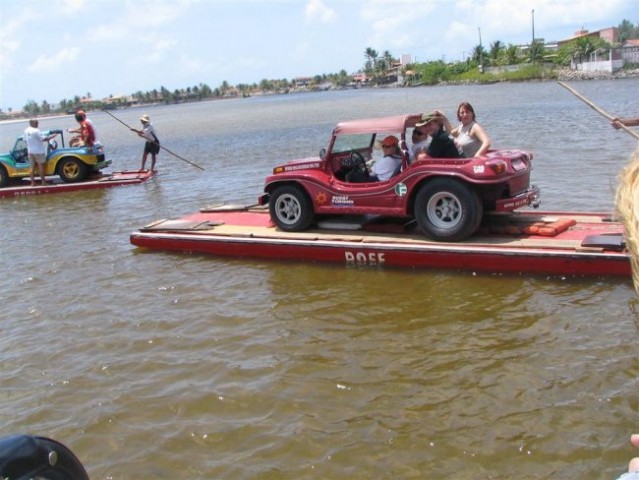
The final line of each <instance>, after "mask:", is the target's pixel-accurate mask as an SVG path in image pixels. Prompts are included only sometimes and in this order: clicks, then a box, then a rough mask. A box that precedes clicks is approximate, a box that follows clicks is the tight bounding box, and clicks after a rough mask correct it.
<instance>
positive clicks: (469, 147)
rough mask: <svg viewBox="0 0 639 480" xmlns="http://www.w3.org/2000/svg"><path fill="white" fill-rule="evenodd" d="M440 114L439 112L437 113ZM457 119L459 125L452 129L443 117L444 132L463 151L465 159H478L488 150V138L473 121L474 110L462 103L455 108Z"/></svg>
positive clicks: (467, 104)
mask: <svg viewBox="0 0 639 480" xmlns="http://www.w3.org/2000/svg"><path fill="white" fill-rule="evenodd" d="M439 113H440V114H441V112H439ZM442 115H443V114H442ZM457 119H458V120H459V121H460V122H461V124H460V125H459V126H458V127H456V128H452V127H451V125H450V122H449V121H448V119H447V118H446V117H445V116H444V119H443V123H444V127H445V128H446V130H448V131H449V132H450V134H451V135H452V136H453V138H454V139H455V141H456V143H457V144H458V145H459V146H460V147H461V148H462V150H463V151H464V156H465V157H466V158H471V157H480V156H481V155H484V154H485V153H486V152H487V151H488V149H489V148H490V137H489V136H488V134H487V133H486V131H485V130H484V129H483V128H482V126H481V125H480V124H479V123H477V121H476V120H475V110H474V109H473V107H472V105H471V104H470V103H468V102H462V103H460V104H459V107H457Z"/></svg>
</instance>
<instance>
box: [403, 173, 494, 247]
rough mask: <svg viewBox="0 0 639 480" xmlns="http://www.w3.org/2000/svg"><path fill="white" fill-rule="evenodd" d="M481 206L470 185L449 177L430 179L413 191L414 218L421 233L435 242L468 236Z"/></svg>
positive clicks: (480, 215)
mask: <svg viewBox="0 0 639 480" xmlns="http://www.w3.org/2000/svg"><path fill="white" fill-rule="evenodd" d="M482 215H483V208H482V204H481V201H480V199H479V196H478V195H477V193H476V192H475V191H474V190H472V189H471V188H470V187H468V186H466V185H464V184H463V183H460V182H458V181H457V180H453V179H450V178H436V179H434V180H431V181H430V182H428V183H427V184H426V185H424V186H423V187H422V189H421V190H420V191H419V193H418V194H417V198H416V200H415V218H416V220H417V223H418V225H419V227H420V228H421V229H422V231H423V232H424V234H425V235H426V236H427V237H428V238H430V239H432V240H436V241H445V242H457V241H460V240H464V239H466V238H468V237H470V236H471V235H472V234H473V233H475V230H477V227H479V224H480V223H481V217H482Z"/></svg>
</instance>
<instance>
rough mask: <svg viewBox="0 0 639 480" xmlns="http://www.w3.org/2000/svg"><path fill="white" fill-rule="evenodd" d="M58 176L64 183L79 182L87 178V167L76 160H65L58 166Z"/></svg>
mask: <svg viewBox="0 0 639 480" xmlns="http://www.w3.org/2000/svg"><path fill="white" fill-rule="evenodd" d="M58 175H60V178H61V179H62V180H63V181H64V182H66V183H74V182H81V181H82V180H85V179H86V178H87V167H86V165H85V164H84V163H82V162H81V161H80V160H78V159H77V158H65V159H63V160H61V161H60V163H59V165H58Z"/></svg>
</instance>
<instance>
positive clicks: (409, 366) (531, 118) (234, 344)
mask: <svg viewBox="0 0 639 480" xmlns="http://www.w3.org/2000/svg"><path fill="white" fill-rule="evenodd" d="M572 86H574V87H575V88H576V89H578V90H579V91H580V92H581V93H582V94H583V95H585V96H586V97H588V98H589V99H590V100H592V101H593V102H594V103H596V104H597V105H599V106H600V107H601V108H603V109H604V110H606V111H608V112H611V113H614V114H615V115H619V116H628V115H637V113H638V112H637V103H636V98H637V93H638V92H639V82H638V81H637V80H608V81H591V82H575V83H573V84H572ZM463 100H467V101H470V102H471V103H472V104H473V106H474V107H475V110H476V112H477V115H478V120H479V121H480V122H482V124H483V125H484V127H485V128H486V129H487V131H488V132H489V134H490V135H491V137H492V139H493V145H494V146H496V147H513V148H522V149H526V150H531V151H533V152H534V154H535V161H534V167H535V169H534V172H533V180H534V182H535V183H537V184H538V185H540V187H541V189H542V208H543V209H544V210H591V211H592V210H595V211H611V210H612V209H613V207H614V191H615V188H616V182H617V176H618V175H619V172H620V170H621V169H622V168H623V167H624V165H626V164H627V162H628V161H629V159H630V156H631V153H632V150H633V149H634V147H635V145H636V141H635V140H633V139H632V138H631V137H630V136H629V135H627V134H625V133H623V132H618V131H615V130H614V129H612V128H611V127H610V126H609V124H608V121H607V120H606V119H605V118H603V117H602V116H600V115H599V114H597V113H596V112H595V111H594V110H592V109H590V108H589V107H588V106H587V105H585V104H584V103H583V102H581V101H580V100H578V99H577V98H576V97H575V96H573V95H572V94H571V93H570V92H568V91H567V90H565V89H563V88H562V87H561V86H559V85H557V84H556V83H552V82H549V83H522V84H495V85H487V86H455V87H453V86H438V87H420V88H413V89H386V90H373V89H371V90H357V91H339V92H322V93H309V94H299V95H297V94H296V95H282V96H271V97H254V98H249V99H241V100H229V101H214V102H205V103H198V104H190V105H175V106H158V107H149V108H144V109H129V110H118V111H114V112H113V113H114V114H115V115H116V116H117V117H118V118H119V119H121V120H122V121H123V122H125V123H127V124H129V125H134V126H136V127H137V126H138V125H139V122H138V118H139V117H140V115H141V114H142V113H148V114H150V115H151V118H152V121H153V123H154V125H155V127H156V129H157V132H158V136H159V137H160V139H161V141H162V143H163V145H164V146H165V147H167V148H169V149H170V150H171V151H173V152H175V153H177V154H179V155H180V156H182V157H184V158H186V159H188V160H190V161H192V162H194V163H197V164H198V165H201V166H202V167H203V168H204V169H205V170H204V171H200V170H198V169H196V168H194V167H193V166H191V165H189V164H187V163H186V162H183V161H181V160H179V159H178V158H176V157H174V156H171V155H169V154H167V153H166V152H165V151H163V152H162V153H161V154H160V157H159V162H158V169H159V174H158V175H157V176H156V177H154V178H152V179H151V180H149V181H148V182H147V183H145V184H142V185H137V186H128V187H119V188H114V189H110V190H103V191H86V192H75V193H63V194H56V195H43V196H38V197H32V198H18V199H1V200H0V222H1V225H2V229H1V233H0V241H1V243H0V245H1V246H2V272H3V274H2V276H1V277H0V300H1V302H2V311H1V313H0V318H1V328H2V335H1V336H0V380H1V382H2V389H1V390H0V425H1V426H2V433H3V434H4V435H7V434H10V433H17V432H20V433H31V434H38V435H45V436H50V437H53V438H55V439H57V440H60V441H62V442H63V443H65V444H66V445H67V446H69V447H70V448H71V449H72V450H73V451H74V452H75V453H76V455H77V456H78V457H79V458H80V459H81V460H82V462H83V463H84V464H85V466H86V468H87V470H88V472H89V474H90V476H91V478H92V479H105V480H106V479H113V480H125V479H146V478H149V479H151V478H153V479H162V478H166V479H222V478H223V479H261V480H266V479H296V480H298V479H317V478H322V479H344V478H362V479H364V478H367V479H369V478H376V479H381V478H389V479H390V478H393V479H422V478H429V479H431V478H432V479H453V478H454V479H488V478H490V479H514V478H517V479H520V478H525V479H566V478H575V479H576V478H579V479H611V478H615V477H616V476H617V475H619V474H620V473H621V472H622V471H623V469H624V468H625V466H626V465H627V461H628V459H629V458H630V457H631V456H632V455H633V454H634V452H633V451H632V449H631V447H630V446H629V442H628V437H629V435H630V433H632V432H639V416H638V413H639V400H638V397H637V392H638V391H639V388H638V387H639V384H638V381H637V378H638V377H639V361H638V353H639V351H638V348H637V337H638V334H639V313H638V312H637V307H638V302H637V298H636V295H635V293H634V291H633V289H632V285H631V283H630V281H629V280H625V279H607V278H594V279H574V278H546V277H543V276H541V277H540V276H536V277H532V276H525V275H521V276H504V275H489V274H473V273H458V272H443V271H413V270H393V269H387V268H347V267H344V266H341V265H340V266H327V265H316V264H312V263H308V264H303V263H290V264H288V263H278V262H268V261H257V260H234V259H222V258H214V257H206V256H200V255H187V254H173V253H163V252H149V251H143V250H140V249H136V248H134V247H133V246H132V245H131V244H130V243H129V234H130V233H131V232H133V231H134V230H137V229H138V228H139V227H141V226H144V225H146V224H148V223H150V222H152V221H154V220H158V219H162V218H172V217H176V216H180V215H184V214H187V213H191V212H193V211H195V210H197V209H198V208H200V207H204V206H207V205H211V204H214V203H220V202H229V203H254V202H255V200H256V198H257V196H258V195H259V193H260V192H261V189H262V185H263V179H264V177H265V176H266V175H267V174H268V173H269V172H270V170H271V168H272V167H273V166H274V165H276V164H277V163H279V162H281V161H284V160H288V159H292V158H296V157H302V156H308V155H313V154H315V153H316V152H318V151H319V149H320V148H321V147H324V146H326V142H327V140H328V137H329V135H330V131H331V129H332V127H333V126H334V124H335V123H336V122H337V121H340V120H346V119H355V118H364V117H371V116H384V115H391V114H397V113H409V112H410V113H412V112H420V111H429V110H432V109H435V108H439V109H442V110H444V111H445V112H446V113H447V114H448V115H449V117H450V118H454V112H455V109H456V106H457V104H458V103H459V102H460V101H463ZM90 117H91V118H92V119H93V121H94V123H95V124H96V127H97V130H98V136H99V138H100V140H101V141H102V142H103V143H104V144H105V145H106V148H107V149H108V152H109V156H110V158H111V159H112V160H113V167H112V168H113V170H124V169H137V168H139V165H140V156H141V151H142V146H143V144H142V141H141V140H140V139H139V138H138V137H137V136H135V135H134V134H132V133H131V132H130V131H128V130H127V129H126V128H125V127H124V126H123V125H122V124H121V123H118V122H117V121H115V120H114V119H113V118H111V117H110V116H108V115H107V114H105V113H101V112H96V113H93V114H91V115H90ZM74 123H75V122H74V121H73V118H72V117H70V116H68V117H62V118H55V119H45V120H42V121H41V123H40V128H53V127H62V128H66V127H72V126H74ZM25 127H26V122H19V123H6V124H2V125H0V139H1V143H2V148H3V149H4V150H8V149H9V148H10V147H11V146H12V144H13V139H14V138H15V135H17V134H20V133H21V132H22V131H23V130H24V128H25Z"/></svg>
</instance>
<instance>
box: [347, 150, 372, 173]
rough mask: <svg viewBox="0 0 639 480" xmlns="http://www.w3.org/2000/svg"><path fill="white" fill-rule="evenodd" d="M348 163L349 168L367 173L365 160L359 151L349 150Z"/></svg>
mask: <svg viewBox="0 0 639 480" xmlns="http://www.w3.org/2000/svg"><path fill="white" fill-rule="evenodd" d="M349 163H350V164H351V168H352V169H353V171H354V172H359V173H368V168H366V160H364V157H363V155H362V154H361V153H359V152H355V151H353V152H351V156H350V157H349Z"/></svg>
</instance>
